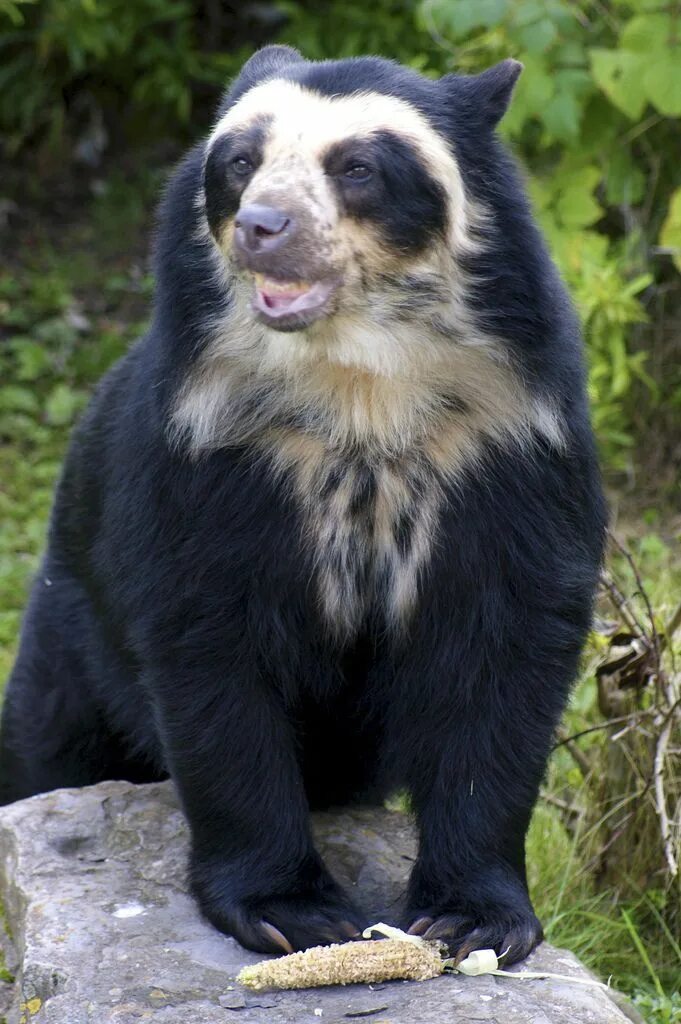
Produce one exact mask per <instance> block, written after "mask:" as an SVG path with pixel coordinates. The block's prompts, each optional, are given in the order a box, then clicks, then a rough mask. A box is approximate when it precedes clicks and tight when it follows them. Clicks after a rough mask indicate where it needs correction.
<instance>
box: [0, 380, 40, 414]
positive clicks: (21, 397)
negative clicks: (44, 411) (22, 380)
mask: <svg viewBox="0 0 681 1024" xmlns="http://www.w3.org/2000/svg"><path fill="white" fill-rule="evenodd" d="M39 408H40V407H39V405H38V399H37V398H36V397H35V395H34V394H33V392H32V391H30V390H29V389H28V388H21V387H18V386H17V385H15V384H7V385H6V386H5V387H4V388H0V412H10V411H11V412H28V413H35V412H38V410H39Z"/></svg>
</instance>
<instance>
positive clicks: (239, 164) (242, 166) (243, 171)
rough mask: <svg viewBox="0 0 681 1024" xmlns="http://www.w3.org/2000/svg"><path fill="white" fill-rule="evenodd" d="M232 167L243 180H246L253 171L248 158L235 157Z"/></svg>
mask: <svg viewBox="0 0 681 1024" xmlns="http://www.w3.org/2000/svg"><path fill="white" fill-rule="evenodd" d="M232 167H233V168H234V170H235V171H236V173H237V174H238V175H239V176H240V177H241V178H245V177H246V175H248V174H250V173H251V171H252V170H253V164H252V163H251V161H250V160H249V159H248V157H246V156H236V157H234V159H233V160H232Z"/></svg>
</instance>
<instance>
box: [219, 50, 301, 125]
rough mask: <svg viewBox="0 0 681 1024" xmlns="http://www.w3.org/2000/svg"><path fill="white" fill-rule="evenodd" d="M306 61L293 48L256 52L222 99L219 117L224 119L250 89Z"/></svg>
mask: <svg viewBox="0 0 681 1024" xmlns="http://www.w3.org/2000/svg"><path fill="white" fill-rule="evenodd" d="M304 60H305V58H304V57H303V56H302V54H300V53H298V51H297V50H294V49H293V47H292V46H263V47H262V49H260V50H256V51H255V53H254V54H253V56H252V57H249V59H248V60H247V61H246V63H245V64H244V66H243V67H242V69H241V71H240V72H239V75H238V77H237V78H236V79H235V81H234V82H233V83H232V85H231V86H230V88H229V89H228V90H227V92H226V93H225V94H224V96H223V97H222V99H221V101H220V106H219V108H218V115H219V116H220V117H222V115H223V114H224V113H226V111H227V110H228V109H229V108H230V107H231V106H232V104H233V103H236V101H237V100H238V99H240V97H241V96H243V95H244V93H246V92H248V90H249V89H252V88H253V87H254V86H256V85H260V84H261V82H266V81H267V80H268V79H270V78H276V76H277V75H279V74H280V73H281V72H282V71H283V70H284V68H287V67H290V65H291V64H301V63H303V62H304Z"/></svg>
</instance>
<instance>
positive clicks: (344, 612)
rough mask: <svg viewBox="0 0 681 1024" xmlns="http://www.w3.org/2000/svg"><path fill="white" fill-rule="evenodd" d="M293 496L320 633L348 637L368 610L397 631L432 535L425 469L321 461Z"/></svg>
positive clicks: (433, 497)
mask: <svg viewBox="0 0 681 1024" xmlns="http://www.w3.org/2000/svg"><path fill="white" fill-rule="evenodd" d="M304 476H305V474H303V477H304ZM296 491H297V497H298V501H299V502H300V504H301V507H302V513H303V515H302V524H303V534H304V544H305V546H306V548H307V549H308V551H309V554H310V556H311V562H312V566H313V575H314V583H315V587H316V591H317V599H318V604H319V607H320V609H321V613H322V616H323V618H324V620H325V621H326V623H327V625H328V626H329V627H330V628H331V629H332V630H333V631H334V632H338V633H341V634H345V635H352V634H353V633H355V632H356V631H357V630H358V629H359V628H360V627H361V626H362V623H363V622H364V621H365V619H366V616H367V614H368V613H369V611H370V609H371V608H374V609H377V610H378V611H379V613H380V615H381V616H382V617H384V618H385V621H386V625H389V626H392V627H397V628H399V626H400V625H401V624H403V623H404V622H405V621H406V620H407V619H408V618H409V616H410V615H411V614H412V613H413V611H414V609H415V607H416V605H417V602H418V594H419V582H420V577H421V575H422V573H423V571H424V570H425V568H426V567H427V565H428V562H429V560H430V557H431V552H432V546H433V543H434V539H435V535H436V532H437V527H438V518H439V510H440V505H441V498H442V493H441V488H440V485H439V482H438V480H437V477H436V475H435V473H434V472H433V470H432V468H431V467H429V466H428V465H427V464H426V463H425V462H419V461H417V460H416V459H399V460H398V459H393V460H384V461H381V462H375V463H373V464H371V463H368V462H364V461H361V460H357V461H347V460H344V459H341V458H337V459H333V458H331V459H324V460H323V461H322V463H321V464H320V465H318V466H317V468H316V471H315V472H313V473H310V474H309V475H308V477H307V479H301V477H300V476H299V478H298V480H297V486H296Z"/></svg>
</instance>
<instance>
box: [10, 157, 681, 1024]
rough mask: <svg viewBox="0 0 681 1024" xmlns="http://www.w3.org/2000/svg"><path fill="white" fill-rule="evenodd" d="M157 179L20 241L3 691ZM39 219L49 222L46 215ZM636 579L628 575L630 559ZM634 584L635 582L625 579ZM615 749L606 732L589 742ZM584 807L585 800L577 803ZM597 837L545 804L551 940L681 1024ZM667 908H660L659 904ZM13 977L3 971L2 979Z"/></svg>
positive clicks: (652, 1014)
mask: <svg viewBox="0 0 681 1024" xmlns="http://www.w3.org/2000/svg"><path fill="white" fill-rule="evenodd" d="M155 186H156V182H155V181H152V180H151V179H149V177H148V176H142V178H141V179H140V178H139V177H134V176H133V177H132V178H131V177H130V175H123V174H120V175H114V176H112V177H111V178H110V179H108V181H107V187H106V189H105V191H104V192H103V194H102V195H100V196H99V197H95V198H93V199H92V201H91V203H90V204H89V205H88V206H86V207H85V208H84V209H79V210H75V209H74V211H73V216H72V220H71V222H70V224H71V226H70V227H68V228H67V229H62V228H61V227H60V232H59V233H58V234H57V233H55V232H54V230H53V229H52V228H50V224H49V220H48V221H47V227H46V228H45V229H44V230H41V229H40V228H36V227H35V226H32V227H31V230H30V239H29V241H30V244H23V243H24V242H26V240H27V238H26V235H25V234H24V235H21V236H20V237H19V238H18V239H17V245H15V246H14V251H15V252H19V253H21V258H20V259H16V262H15V263H14V265H10V266H9V267H8V266H5V267H4V269H3V270H2V271H0V338H1V339H2V342H1V344H0V521H2V531H0V691H1V689H2V681H3V680H4V679H5V678H6V676H7V674H8V672H9V670H10V667H11V664H12V661H13V658H14V654H15V650H16V639H17V634H18V629H19V623H20V618H21V614H22V609H23V607H24V604H25V601H26V596H27V592H28V587H29V583H30V579H31V576H32V574H33V572H34V571H35V570H36V568H37V565H38V560H39V557H40V552H41V550H42V547H43V544H44V534H45V528H46V523H47V518H48V514H49V509H50V504H51V499H52V491H53V487H54V483H55V480H56V478H57V475H58V472H59V466H60V462H61V459H62V457H63V453H64V450H65V447H66V443H67V439H68V435H69V432H70V429H71V427H72V425H73V422H74V420H75V419H76V417H77V416H78V414H79V412H80V410H81V409H82V408H83V405H84V403H85V402H86V401H87V397H88V394H89V393H90V391H91V388H92V386H93V384H94V382H95V381H96V380H97V379H98V378H99V377H100V376H101V374H102V373H103V372H104V370H105V369H106V368H107V366H108V365H110V363H111V362H113V361H114V360H115V359H116V358H117V357H118V356H119V355H120V354H121V353H122V352H124V351H125V349H126V347H127V345H128V344H129V343H130V341H131V340H132V339H133V338H134V337H136V336H137V335H138V334H139V332H140V331H141V330H142V328H143V325H144V320H145V317H146V315H147V306H148V298H149V294H150V288H151V282H150V280H149V277H148V275H147V274H146V271H145V266H146V264H145V255H146V238H147V234H148V226H149V220H150V218H149V210H150V209H151V205H152V204H151V195H152V194H153V190H154V188H155ZM35 219H36V221H39V220H40V218H38V217H36V218H35ZM644 518H645V520H646V522H645V528H644V529H643V530H642V529H641V527H640V524H638V523H637V524H636V525H635V527H634V528H633V529H630V530H626V529H625V530H624V531H623V533H624V535H625V536H626V538H627V541H628V543H630V545H631V547H632V550H633V553H634V555H635V557H636V560H637V563H638V564H639V566H640V568H641V572H642V575H643V579H644V583H645V585H646V587H647V589H648V590H649V593H650V597H651V600H652V601H653V604H654V606H655V608H656V609H659V610H660V611H661V613H662V614H663V615H667V614H670V613H671V610H672V609H671V603H672V600H673V595H674V594H678V593H679V592H681V571H680V566H679V559H678V553H675V551H674V540H675V538H674V535H673V530H670V529H669V528H667V526H666V523H665V517H664V515H662V514H661V513H659V512H657V511H653V510H651V511H649V512H647V513H646V514H645V516H644ZM617 569H618V571H619V572H621V573H622V574H623V575H624V577H626V576H627V573H628V572H629V570H628V568H627V567H626V565H625V564H624V563H623V562H622V561H621V560H620V561H619V564H618V566H617ZM626 582H627V583H631V582H632V581H631V579H629V580H627V581H626ZM596 654H597V652H596V651H594V652H592V657H591V658H590V659H588V660H587V664H586V666H585V671H584V676H583V678H582V681H581V682H580V685H579V686H578V688H577V689H576V691H575V695H574V697H573V701H572V703H571V706H570V709H569V711H568V714H567V719H566V721H567V725H568V728H569V729H570V730H571V731H577V730H578V729H580V728H583V727H584V726H585V725H588V724H592V723H595V722H597V721H598V714H597V710H596V702H595V685H594V681H593V676H592V672H591V670H592V667H593V659H594V658H595V657H596ZM599 742H602V735H601V734H598V733H596V734H594V735H593V736H592V737H589V738H588V739H586V740H585V741H583V744H584V748H585V749H586V750H589V748H590V746H591V745H594V744H598V743H599ZM582 785H583V780H582V777H581V775H580V773H579V771H578V770H577V769H576V767H575V764H574V762H573V761H572V759H571V757H570V756H569V754H568V753H567V752H566V751H565V749H563V748H561V749H560V750H558V751H557V752H556V754H555V755H554V758H553V760H552V764H551V768H550V771H549V775H548V780H547V787H546V792H547V793H548V794H549V796H554V797H557V798H561V797H562V796H564V794H565V792H566V790H569V791H570V792H571V793H574V792H576V791H579V788H580V787H581V786H582ZM578 796H579V792H578ZM587 851H588V842H587V837H585V836H584V835H583V834H580V833H579V832H577V834H575V835H570V834H569V833H568V831H567V830H566V828H565V826H564V824H563V821H562V820H561V817H560V813H559V811H558V810H556V808H555V807H553V806H551V805H549V804H547V803H546V802H540V804H539V806H538V808H537V811H536V813H535V815H534V819H533V822H532V826H531V830H530V835H529V841H528V863H529V867H530V883H531V889H532V892H533V895H534V899H535V903H536V906H537V910H538V913H539V915H540V917H541V918H542V920H543V921H544V923H545V928H546V935H547V938H548V939H549V941H551V942H552V943H555V944H557V945H559V946H564V947H566V948H568V949H571V950H573V951H574V952H575V953H576V954H577V955H578V956H579V957H580V958H581V959H582V960H583V961H584V962H585V963H586V964H587V965H588V966H589V967H591V968H592V969H593V970H594V971H595V972H596V973H597V974H598V975H599V976H601V977H602V978H608V977H612V980H613V984H614V985H615V986H616V987H618V988H620V989H621V990H622V991H624V992H626V993H628V994H630V995H631V996H632V997H633V998H634V1000H635V1002H636V1005H637V1006H638V1008H639V1010H640V1012H641V1013H642V1014H643V1016H644V1017H645V1019H646V1021H648V1022H649V1024H678V1022H681V996H680V995H679V993H678V978H679V977H681V949H680V948H679V943H678V942H677V941H676V939H675V937H674V936H673V935H672V934H671V932H670V931H669V929H668V928H667V927H666V926H665V924H664V920H663V918H662V917H661V915H660V912H659V909H658V902H659V898H660V897H659V894H658V893H649V894H645V893H642V894H641V895H640V898H638V899H636V900H633V901H629V902H628V903H627V904H626V905H624V906H620V905H617V904H616V902H615V900H614V895H613V893H611V892H603V891H599V890H598V889H597V888H596V886H595V884H594V882H593V879H592V877H591V874H590V872H589V869H588V854H587ZM656 901H657V902H656ZM5 973H6V971H5V969H4V967H2V965H0V978H4V976H5Z"/></svg>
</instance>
